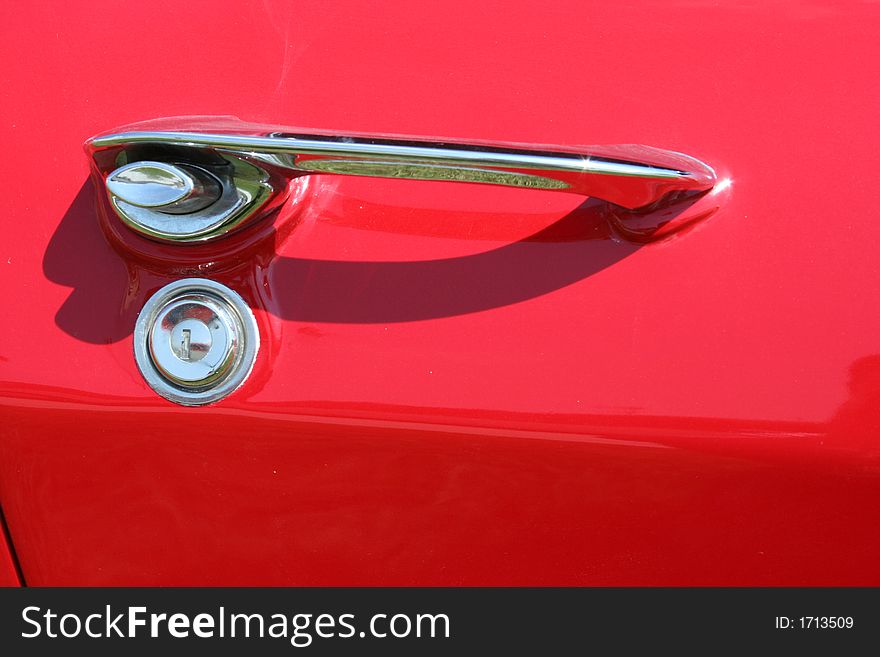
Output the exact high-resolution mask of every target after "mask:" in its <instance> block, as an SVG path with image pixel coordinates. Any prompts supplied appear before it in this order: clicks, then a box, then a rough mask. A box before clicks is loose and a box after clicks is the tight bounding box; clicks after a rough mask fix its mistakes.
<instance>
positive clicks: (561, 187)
mask: <svg viewBox="0 0 880 657" xmlns="http://www.w3.org/2000/svg"><path fill="white" fill-rule="evenodd" d="M223 128H224V130H222V131H221V130H218V131H217V132H202V131H191V130H187V129H185V128H182V129H180V130H176V129H175V130H162V131H143V130H139V131H131V132H120V133H115V134H108V135H103V136H99V137H95V138H93V139H91V140H89V141H88V142H87V143H86V147H87V150H88V151H89V152H90V153H91V155H92V157H93V158H94V163H95V168H96V171H97V173H98V174H99V175H100V177H101V179H102V180H103V181H104V184H105V186H106V188H107V193H108V197H109V200H110V203H111V205H112V207H113V209H114V210H115V211H116V213H117V214H118V215H119V216H120V218H121V219H122V220H123V221H124V222H125V223H126V224H128V225H129V226H130V227H132V228H133V229H135V230H137V231H138V232H141V233H143V234H146V235H148V236H150V237H152V238H155V239H160V240H168V241H176V242H180V241H203V240H207V239H211V238H214V237H218V236H220V235H222V234H224V233H227V232H229V231H230V230H232V229H234V228H236V227H238V226H240V225H242V224H243V223H244V222H246V221H248V220H252V219H255V218H257V217H258V216H262V215H264V214H266V212H267V211H268V209H270V208H272V207H275V206H276V205H277V204H278V203H280V202H281V201H283V197H284V194H285V190H286V187H287V181H288V180H289V179H290V178H291V177H294V176H297V175H303V174H310V173H332V174H343V175H355V176H374V177H380V178H409V179H414V180H445V181H454V182H470V183H483V184H492V185H503V186H508V187H526V188H533V189H546V190H556V191H564V192H571V193H575V194H582V195H584V196H591V197H595V198H599V199H602V200H605V201H607V202H609V203H612V204H615V205H619V206H622V207H624V208H628V209H636V208H643V207H646V206H651V205H653V204H657V203H660V202H662V201H664V200H667V199H670V198H674V197H677V196H678V194H675V193H676V192H703V191H706V190H709V189H711V188H712V187H713V185H714V184H715V180H716V178H715V173H714V171H713V170H712V168H711V167H709V166H708V165H706V164H704V163H702V162H700V161H699V160H696V159H694V158H692V157H688V156H687V155H682V154H681V153H675V152H672V151H666V150H661V149H657V148H650V147H647V146H636V145H625V146H604V147H602V146H597V147H583V148H570V147H562V146H535V145H527V144H514V143H465V142H454V141H435V140H424V139H412V138H389V137H385V136H377V135H326V134H305V133H303V132H301V131H297V132H287V131H282V130H265V129H263V130H253V132H254V133H255V134H248V133H250V132H251V131H252V129H249V128H248V126H246V125H242V126H240V128H241V129H240V130H238V131H237V132H235V133H232V132H229V124H228V123H225V124H223ZM233 129H235V128H233Z"/></svg>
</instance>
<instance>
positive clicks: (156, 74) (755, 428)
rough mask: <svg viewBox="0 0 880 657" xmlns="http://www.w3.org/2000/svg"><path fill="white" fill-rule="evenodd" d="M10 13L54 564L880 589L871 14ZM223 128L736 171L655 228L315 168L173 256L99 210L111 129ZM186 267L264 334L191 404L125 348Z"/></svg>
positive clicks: (32, 341)
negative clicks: (228, 383) (707, 209)
mask: <svg viewBox="0 0 880 657" xmlns="http://www.w3.org/2000/svg"><path fill="white" fill-rule="evenodd" d="M6 14H7V17H6V20H5V23H6V27H7V36H6V38H5V39H4V40H2V45H0V49H2V51H0V54H2V57H3V59H2V60H3V61H6V62H11V61H22V62H23V64H22V65H21V66H17V67H12V66H7V67H6V69H5V70H4V72H3V76H4V82H3V89H4V90H5V91H6V93H7V97H6V98H5V99H4V102H3V103H2V106H0V114H2V117H3V125H4V127H5V145H6V148H7V152H8V153H9V154H10V156H9V157H8V159H7V162H8V163H9V164H10V167H11V168H10V171H9V173H8V174H7V176H6V180H7V181H8V185H7V188H6V198H7V203H6V208H5V209H6V216H5V218H4V225H5V226H6V231H5V234H4V240H3V246H4V252H3V253H2V254H0V255H2V260H0V267H3V268H4V271H5V274H6V275H5V277H4V284H3V285H2V287H0V295H2V297H0V300H2V304H3V308H5V309H7V321H6V322H5V323H4V325H3V326H4V328H3V329H2V330H3V333H2V335H0V505H2V508H3V510H4V512H5V514H6V519H7V522H8V525H9V529H10V534H11V536H12V539H13V542H14V545H15V548H16V553H17V555H18V557H19V561H20V564H21V567H22V571H23V574H24V577H25V580H26V582H27V583H28V584H878V583H880V564H878V560H877V558H876V557H877V554H878V553H880V525H878V522H877V521H878V511H877V509H878V502H880V468H878V457H880V443H878V439H877V436H878V431H880V337H878V336H880V310H878V307H877V303H876V299H877V298H878V292H880V277H878V264H877V262H878V258H877V249H878V247H877V246H876V245H877V244H880V224H878V223H877V222H875V221H872V219H871V218H872V216H873V214H874V206H875V203H876V201H875V199H876V197H877V193H878V182H877V180H876V177H875V176H874V171H875V170H876V166H875V165H876V161H877V153H878V152H880V137H878V133H877V131H876V128H875V123H876V110H877V107H878V106H880V75H878V74H880V70H878V69H880V61H878V59H877V57H876V56H875V55H876V52H875V50H876V47H875V40H876V32H877V28H878V26H880V23H878V19H880V9H878V7H877V6H876V5H870V4H866V3H858V4H856V3H839V4H835V3H797V4H794V3H760V4H754V5H732V4H731V5H726V6H718V5H717V4H716V3H709V2H681V3H674V2H647V1H644V0H643V1H639V2H636V3H632V4H630V5H626V6H620V5H619V4H617V3H582V2H577V3H553V4H552V5H550V6H546V5H540V6H529V5H515V4H513V3H504V4H503V5H499V6H497V7H492V6H489V5H486V4H482V3H460V4H457V3H450V2H445V3H441V4H438V5H413V4H412V3H385V4H384V5H383V7H382V8H381V9H380V10H377V9H376V7H374V6H372V5H370V6H367V5H363V6H361V4H359V3H340V4H338V5H335V6H334V7H332V8H326V7H317V6H315V5H314V4H305V3H304V4H289V3H280V2H278V3H276V2H270V3H256V2H254V3H235V4H234V6H230V8H229V10H228V11H218V10H217V8H216V5H215V4H214V3H210V4H208V3H204V4H200V3H197V2H195V3H186V4H184V5H181V4H180V3H171V2H169V3H167V4H166V5H164V7H162V8H159V9H155V10H151V13H147V14H145V13H144V9H143V8H142V7H140V6H137V5H131V6H129V5H125V4H122V5H120V4H119V3H107V4H106V6H105V7H103V8H102V7H96V6H95V5H94V4H90V5H89V6H88V7H84V6H79V5H77V4H76V3H68V4H67V5H64V6H57V7H51V8H39V9H34V8H27V9H25V8H23V7H22V8H19V7H10V8H8V9H7V12H6ZM195 33H197V34H199V35H200V36H199V38H195V39H194V38H193V36H192V35H193V34H195ZM218 53H222V56H221V55H220V54H218ZM23 54H26V56H23ZM192 114H204V115H235V116H239V117H241V118H242V119H245V120H250V121H255V122H262V123H271V124H280V125H303V126H312V127H314V128H316V129H339V130H349V131H358V132H376V133H397V134H436V135H444V136H448V137H451V138H462V139H465V138H482V139H489V140H501V141H521V142H533V143H560V144H578V143H608V144H613V143H633V142H635V143H644V144H649V145H654V146H658V147H662V148H670V149H673V150H677V151H681V152H685V153H688V154H691V155H694V156H696V157H699V158H700V159H702V160H704V161H706V162H708V163H710V164H712V165H713V166H715V167H716V170H717V171H718V173H719V175H720V177H721V178H722V179H724V184H723V186H722V187H723V189H722V191H721V193H720V195H719V196H718V197H717V198H718V209H717V211H716V212H715V213H714V215H713V216H711V217H709V218H708V219H706V220H705V221H703V222H701V223H699V224H697V225H695V226H693V227H692V229H691V230H685V231H683V232H680V233H678V234H676V235H674V236H671V237H669V238H667V239H664V240H661V241H658V242H652V243H649V244H641V243H640V242H639V239H640V237H642V236H640V235H639V234H638V228H637V227H636V228H630V231H631V232H630V233H626V234H624V233H622V232H621V225H620V223H619V222H617V221H616V220H615V219H613V218H612V219H609V217H608V216H607V213H606V212H605V211H604V210H603V208H604V206H602V205H601V204H597V203H595V202H593V201H587V202H582V201H581V200H580V199H578V198H576V197H572V196H570V195H564V194H556V193H548V192H534V191H530V190H509V189H492V188H487V187H484V186H478V185H474V186H469V185H450V184H443V183H416V182H412V181H380V180H369V179H355V178H347V179H342V178H334V177H332V176H311V177H309V178H303V179H301V180H300V181H298V182H297V183H295V188H294V189H293V190H292V192H293V196H295V197H296V198H298V199H300V201H301V202H299V203H296V204H291V203H288V204H287V205H286V206H285V207H284V208H282V209H281V210H280V212H279V213H278V215H277V216H276V217H274V218H272V220H271V221H268V222H265V223H264V224H261V225H260V226H257V227H255V230H253V231H251V232H250V233H248V234H247V235H246V236H242V237H241V238H240V241H238V242H236V241H234V240H233V241H229V242H226V243H224V245H222V246H220V245H218V247H217V248H218V250H217V251H216V252H214V251H211V250H208V249H207V247H196V248H195V249H192V250H190V251H187V252H186V254H184V251H180V252H179V255H178V254H174V253H173V252H172V247H165V246H158V245H154V244H152V243H148V242H146V241H145V240H143V241H139V239H140V238H136V237H135V236H133V235H130V234H128V233H126V232H123V231H124V229H123V228H122V227H120V226H118V225H116V224H113V223H112V222H107V223H102V222H101V221H100V220H99V217H98V212H97V204H96V194H97V193H99V192H98V191H96V190H94V189H93V187H92V184H91V183H90V182H88V181H87V174H88V161H87V159H86V158H85V157H84V156H83V153H82V150H81V145H82V143H83V142H84V141H85V139H86V138H88V137H90V136H92V135H94V134H96V133H99V132H103V131H107V130H111V129H113V128H115V127H118V126H120V125H123V124H126V123H130V122H133V121H137V120H142V119H148V118H152V117H158V116H175V115H192ZM13 166H14V168H12V167H13ZM832 181H833V184H832ZM230 239H232V238H230ZM132 249H134V251H132ZM160 256H161V257H160ZM169 259H170V260H171V262H169ZM193 274H196V275H204V276H210V277H211V278H214V279H216V280H218V281H220V282H222V283H225V284H227V285H229V286H231V287H233V288H234V289H236V290H238V291H239V292H240V293H241V294H242V295H243V296H244V297H245V298H246V299H247V300H248V301H249V302H250V303H251V305H252V306H253V307H254V308H255V313H256V314H257V319H258V322H259V324H260V327H261V332H262V339H263V345H262V349H261V352H260V354H259V356H258V362H257V365H256V368H255V371H254V375H253V376H252V377H251V379H249V380H248V382H247V383H246V384H245V385H244V386H243V387H242V388H241V389H240V390H239V391H237V392H236V393H234V394H233V395H232V396H230V397H229V398H228V399H226V400H224V401H222V402H220V403H218V404H216V405H214V406H210V407H206V408H200V409H182V408H180V407H177V406H174V405H172V404H170V403H168V402H165V401H164V400H162V399H160V398H159V397H158V396H157V395H155V394H154V393H153V392H152V391H151V390H150V389H149V388H148V387H147V386H146V384H145V383H144V382H143V380H142V379H141V377H140V375H139V374H138V372H137V369H136V367H135V364H134V360H133V357H132V345H131V335H130V334H131V330H132V326H133V323H134V319H135V316H136V314H137V312H138V310H139V309H140V307H141V306H142V305H143V302H144V301H145V299H146V298H148V297H149V295H150V294H151V293H152V292H153V291H155V290H156V289H158V288H159V287H161V286H162V285H164V284H165V283H167V282H168V281H169V280H172V279H173V278H175V277H180V276H183V275H193Z"/></svg>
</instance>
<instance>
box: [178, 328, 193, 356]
mask: <svg viewBox="0 0 880 657" xmlns="http://www.w3.org/2000/svg"><path fill="white" fill-rule="evenodd" d="M182 333H183V339H182V340H181V341H180V345H181V352H182V354H181V357H180V358H181V360H190V357H189V343H190V340H192V331H191V330H190V329H183V331H182Z"/></svg>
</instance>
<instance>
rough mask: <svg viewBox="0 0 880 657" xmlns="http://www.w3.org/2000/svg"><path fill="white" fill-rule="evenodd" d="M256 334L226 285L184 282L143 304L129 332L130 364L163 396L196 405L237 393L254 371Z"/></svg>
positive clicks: (248, 314) (249, 314)
mask: <svg viewBox="0 0 880 657" xmlns="http://www.w3.org/2000/svg"><path fill="white" fill-rule="evenodd" d="M259 342H260V339H259V331H258V329H257V323H256V320H255V319H254V315H253V313H252V312H251V310H250V308H249V307H248V305H247V304H246V303H245V301H244V300H243V299H242V298H241V297H240V296H239V295H238V294H236V293H235V292H233V291H232V290H230V289H229V288H228V287H226V286H225V285H221V284H219V283H215V282H214V281H210V280H207V279H201V278H187V279H183V280H179V281H175V282H173V283H171V284H169V285H166V286H165V287H163V288H162V289H161V290H159V291H158V292H156V294H154V295H153V296H152V297H151V298H150V299H149V300H148V301H147V303H146V304H145V305H144V308H143V310H142V311H141V313H140V315H139V316H138V319H137V322H136V324H135V331H134V352H135V360H136V361H137V365H138V368H139V369H140V371H141V374H142V375H143V376H144V379H145V380H146V381H147V383H148V384H149V385H150V387H152V388H153V390H155V391H156V392H157V393H159V394H160V395H161V396H162V397H165V398H166V399H168V400H170V401H173V402H175V403H178V404H183V405H186V406H197V405H201V404H209V403H211V402H215V401H218V400H220V399H222V398H223V397H225V396H227V395H228V394H230V393H231V392H233V391H234V390H235V389H236V388H238V387H239V386H240V385H241V384H242V383H243V382H244V381H245V379H246V378H247V377H248V375H249V374H250V371H251V369H252V368H253V365H254V361H255V359H256V355H257V351H258V349H259Z"/></svg>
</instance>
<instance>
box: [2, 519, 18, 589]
mask: <svg viewBox="0 0 880 657" xmlns="http://www.w3.org/2000/svg"><path fill="white" fill-rule="evenodd" d="M8 586H21V580H20V579H19V576H18V571H17V569H16V566H15V557H14V556H13V554H12V545H11V544H10V543H9V536H8V535H7V533H6V526H5V523H4V522H3V517H2V516H0V587H8Z"/></svg>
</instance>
